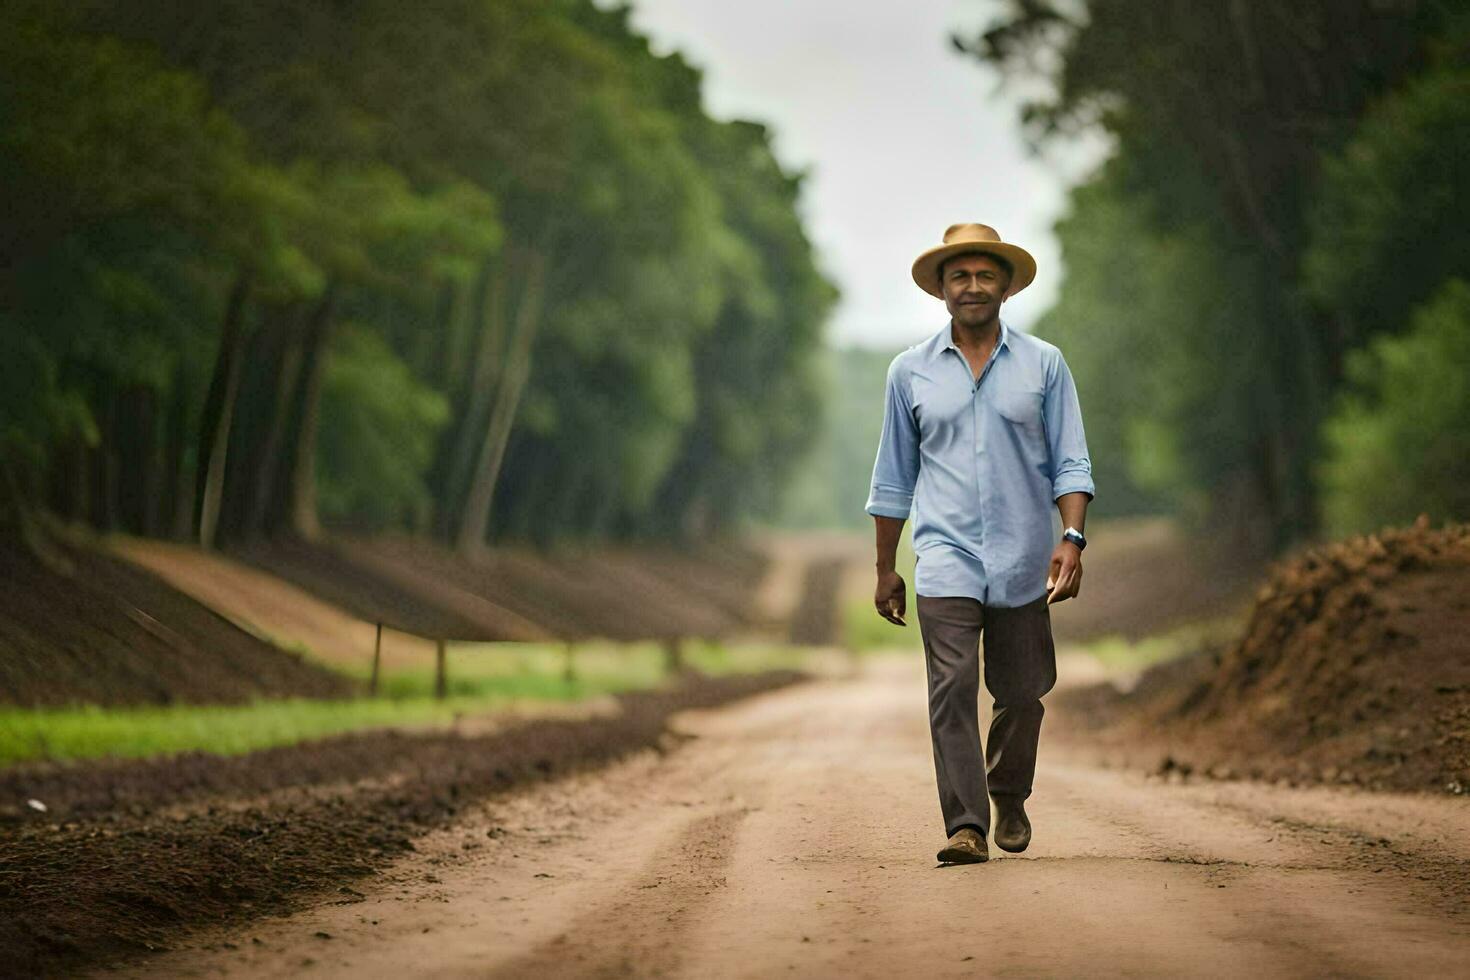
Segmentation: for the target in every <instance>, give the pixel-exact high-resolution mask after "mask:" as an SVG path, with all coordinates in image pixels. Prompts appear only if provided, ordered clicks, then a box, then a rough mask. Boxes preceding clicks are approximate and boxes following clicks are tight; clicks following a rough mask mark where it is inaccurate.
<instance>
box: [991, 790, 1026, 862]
mask: <svg viewBox="0 0 1470 980" xmlns="http://www.w3.org/2000/svg"><path fill="white" fill-rule="evenodd" d="M1030 843H1031V821H1030V820H1028V819H1027V818H1026V807H1025V806H1024V805H1023V804H1022V802H1021V798H1020V797H1018V796H997V797H995V846H996V847H998V848H1000V849H1001V850H1002V851H1009V852H1010V853H1012V854H1020V853H1021V852H1022V851H1024V850H1025V849H1026V848H1027V846H1029V845H1030Z"/></svg>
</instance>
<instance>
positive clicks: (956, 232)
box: [944, 221, 1000, 245]
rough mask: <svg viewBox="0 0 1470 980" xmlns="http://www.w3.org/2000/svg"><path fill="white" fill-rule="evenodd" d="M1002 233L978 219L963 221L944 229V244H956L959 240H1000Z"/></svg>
mask: <svg viewBox="0 0 1470 980" xmlns="http://www.w3.org/2000/svg"><path fill="white" fill-rule="evenodd" d="M999 241H1000V233H999V232H997V231H996V230H995V229H994V228H992V227H990V226H989V225H982V224H980V223H979V222H978V221H962V222H960V223H959V224H957V225H950V226H949V227H948V228H946V229H944V244H946V245H954V244H957V243H959V242H999Z"/></svg>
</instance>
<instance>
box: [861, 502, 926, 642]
mask: <svg viewBox="0 0 1470 980" xmlns="http://www.w3.org/2000/svg"><path fill="white" fill-rule="evenodd" d="M911 527H912V522H910V523H908V524H905V525H904V529H903V537H902V538H900V539H899V542H898V556H897V562H896V564H897V567H898V574H900V575H902V576H903V581H904V584H905V585H906V586H908V599H907V603H908V607H907V609H906V610H905V613H904V621H905V622H907V623H908V626H907V627H905V628H900V627H897V626H894V625H893V624H892V623H890V622H889V621H888V620H886V619H884V618H883V617H882V616H879V615H878V612H877V610H876V609H874V608H873V587H874V586H875V585H877V576H876V574H875V575H873V576H872V577H871V578H870V579H869V581H868V589H867V591H866V592H864V593H863V594H862V595H859V596H851V597H849V598H847V599H845V600H844V602H843V603H842V635H843V640H844V642H845V643H846V644H847V648H848V649H849V650H855V651H857V652H859V653H869V652H874V651H878V650H891V649H895V648H911V647H915V646H917V645H918V644H919V642H920V641H919V614H918V611H917V609H916V608H915V600H914V546H913V536H912V532H911V530H910V528H911Z"/></svg>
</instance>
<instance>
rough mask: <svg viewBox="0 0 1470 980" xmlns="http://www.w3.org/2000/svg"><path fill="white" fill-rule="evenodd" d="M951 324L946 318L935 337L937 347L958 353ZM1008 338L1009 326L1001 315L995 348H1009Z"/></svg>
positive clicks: (1009, 335) (1009, 334)
mask: <svg viewBox="0 0 1470 980" xmlns="http://www.w3.org/2000/svg"><path fill="white" fill-rule="evenodd" d="M953 326H954V325H953V323H952V322H951V321H948V320H946V321H945V324H944V329H943V330H941V331H939V333H938V335H937V336H936V337H935V339H936V340H938V341H939V349H940V350H941V351H945V350H952V351H954V352H955V353H956V354H958V353H960V349H959V348H958V347H956V346H955V343H954V333H953ZM1010 339H1011V328H1010V326H1009V325H1008V324H1007V323H1006V321H1005V318H1004V317H1002V318H1001V321H1000V339H999V340H997V341H996V343H995V349H996V350H1000V349H1001V348H1002V347H1004V348H1007V349H1009V348H1010Z"/></svg>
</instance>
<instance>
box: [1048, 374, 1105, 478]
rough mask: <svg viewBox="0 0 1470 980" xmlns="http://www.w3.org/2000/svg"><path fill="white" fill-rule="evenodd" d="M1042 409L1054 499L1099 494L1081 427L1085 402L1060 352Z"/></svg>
mask: <svg viewBox="0 0 1470 980" xmlns="http://www.w3.org/2000/svg"><path fill="white" fill-rule="evenodd" d="M1042 411H1043V413H1044V415H1045V420H1046V439H1047V451H1048V452H1049V454H1050V456H1051V490H1052V494H1051V495H1052V499H1053V500H1055V499H1056V498H1058V497H1060V496H1062V495H1063V494H1067V493H1077V492H1079V491H1080V492H1082V493H1086V494H1087V495H1088V496H1096V495H1097V488H1096V487H1095V486H1093V483H1092V459H1091V458H1090V457H1089V456H1088V455H1087V436H1086V435H1085V434H1084V433H1083V431H1082V406H1081V404H1080V403H1079V402H1078V400H1077V385H1076V383H1075V382H1074V381H1073V380H1072V372H1071V370H1070V369H1069V368H1068V367H1067V361H1066V359H1065V358H1063V357H1062V356H1061V354H1060V353H1058V354H1057V359H1056V367H1055V369H1054V370H1053V371H1052V376H1051V381H1050V383H1049V384H1048V385H1047V388H1046V402H1045V404H1044V405H1043V406H1042Z"/></svg>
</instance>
